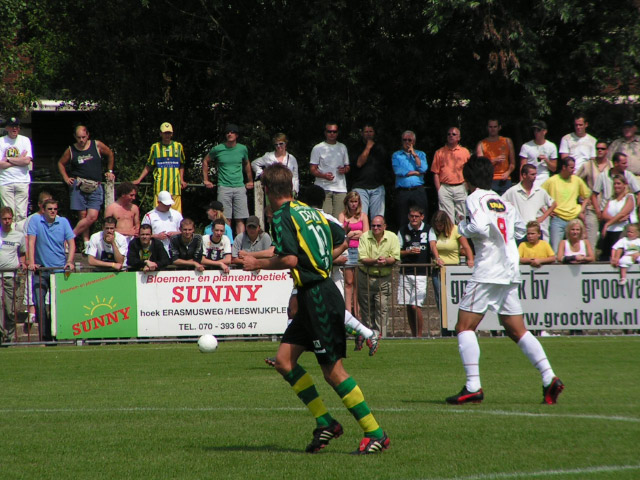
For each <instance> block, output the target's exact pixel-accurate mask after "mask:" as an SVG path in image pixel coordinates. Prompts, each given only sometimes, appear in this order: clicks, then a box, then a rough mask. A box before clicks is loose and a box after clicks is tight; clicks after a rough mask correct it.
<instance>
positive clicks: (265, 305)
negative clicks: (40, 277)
mask: <svg viewBox="0 0 640 480" xmlns="http://www.w3.org/2000/svg"><path fill="white" fill-rule="evenodd" d="M292 288H293V281H292V279H291V277H290V275H289V272H288V271H270V270H269V271H268V270H263V271H259V272H243V271H239V270H235V271H234V270H232V271H231V272H230V273H229V274H226V275H225V274H222V272H218V271H209V270H208V271H205V272H195V271H179V270H168V271H162V272H148V273H143V272H119V273H115V272H113V273H106V272H105V273H72V274H71V275H68V276H65V275H64V274H56V275H55V278H54V281H53V284H52V291H53V292H54V295H53V298H52V306H51V310H52V321H53V324H54V328H55V335H56V337H57V338H58V339H83V338H131V337H152V338H153V337H180V336H185V337H191V336H200V335H202V334H204V333H210V334H213V335H276V334H281V333H283V332H284V330H285V328H286V326H287V306H288V303H289V296H290V294H291V289H292Z"/></svg>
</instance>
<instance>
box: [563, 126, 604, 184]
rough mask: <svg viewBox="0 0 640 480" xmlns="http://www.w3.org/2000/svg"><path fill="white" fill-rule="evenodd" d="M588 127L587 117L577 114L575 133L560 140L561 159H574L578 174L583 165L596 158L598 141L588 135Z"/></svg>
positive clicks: (568, 134)
mask: <svg viewBox="0 0 640 480" xmlns="http://www.w3.org/2000/svg"><path fill="white" fill-rule="evenodd" d="M588 126H589V122H587V118H586V117H585V115H584V114H582V113H577V114H576V115H575V116H574V117H573V129H574V131H573V133H567V134H566V135H565V136H564V137H562V139H561V140H560V158H565V157H571V158H573V159H574V160H575V162H576V165H575V171H576V172H577V171H578V170H580V167H581V166H582V164H583V163H585V162H587V161H589V160H593V159H595V158H596V139H595V138H594V137H592V136H591V135H589V134H588V133H587V127H588Z"/></svg>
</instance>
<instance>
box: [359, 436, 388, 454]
mask: <svg viewBox="0 0 640 480" xmlns="http://www.w3.org/2000/svg"><path fill="white" fill-rule="evenodd" d="M390 443H391V441H390V440H389V437H388V436H387V434H386V433H383V434H382V437H380V438H369V437H364V438H363V439H362V440H361V441H360V445H359V446H358V449H357V450H356V451H354V452H351V454H352V455H371V454H374V453H380V452H382V451H383V450H386V449H387V448H389V444H390Z"/></svg>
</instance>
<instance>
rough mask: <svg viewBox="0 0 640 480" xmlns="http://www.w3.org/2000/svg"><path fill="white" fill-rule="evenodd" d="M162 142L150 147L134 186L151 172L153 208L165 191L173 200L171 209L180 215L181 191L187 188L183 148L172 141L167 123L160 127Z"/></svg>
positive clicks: (169, 125)
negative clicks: (160, 194) (145, 162)
mask: <svg viewBox="0 0 640 480" xmlns="http://www.w3.org/2000/svg"><path fill="white" fill-rule="evenodd" d="M160 136H161V137H162V140H161V141H160V142H156V143H154V144H153V145H151V151H150V152H149V158H148V159H147V164H146V165H145V166H144V169H143V170H142V173H141V174H140V176H139V177H138V178H137V179H136V180H134V181H133V182H131V183H133V184H134V185H139V184H140V182H141V181H142V180H143V179H144V178H145V177H146V176H147V175H148V174H149V173H151V172H152V171H153V192H154V195H153V206H154V207H156V206H158V193H160V192H162V191H167V192H169V193H170V194H171V197H172V198H173V202H174V203H173V205H172V206H171V208H173V209H174V210H177V211H179V212H180V213H182V189H183V188H187V182H185V181H184V163H185V156H184V148H183V147H182V144H181V143H180V142H176V141H174V140H173V127H172V126H171V124H170V123H169V122H164V123H163V124H162V125H160Z"/></svg>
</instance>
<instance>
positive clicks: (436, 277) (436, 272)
mask: <svg viewBox="0 0 640 480" xmlns="http://www.w3.org/2000/svg"><path fill="white" fill-rule="evenodd" d="M431 283H432V284H433V293H434V294H435V295H434V296H435V298H436V306H437V307H438V313H442V305H440V288H441V286H440V269H439V268H434V269H433V270H432V273H431Z"/></svg>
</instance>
